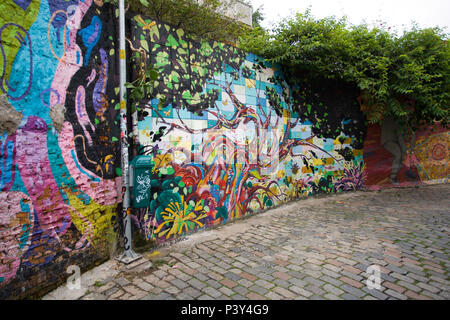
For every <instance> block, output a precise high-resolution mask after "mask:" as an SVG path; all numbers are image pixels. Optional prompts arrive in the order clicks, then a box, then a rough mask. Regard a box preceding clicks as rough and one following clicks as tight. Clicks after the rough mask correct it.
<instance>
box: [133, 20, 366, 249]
mask: <svg viewBox="0 0 450 320" xmlns="http://www.w3.org/2000/svg"><path fill="white" fill-rule="evenodd" d="M131 34H132V36H133V41H134V47H136V48H141V49H144V50H145V51H146V52H147V54H148V56H149V57H150V60H151V63H152V64H153V65H154V66H155V67H156V68H158V69H159V71H160V74H161V78H160V80H159V81H158V82H157V83H156V84H157V93H158V94H163V95H164V96H165V97H166V100H165V101H164V102H163V103H162V104H161V103H160V101H159V100H160V99H154V100H152V101H151V103H149V104H147V105H146V106H145V107H144V106H142V105H141V108H140V109H139V110H138V119H139V122H138V131H139V143H140V153H141V154H145V155H151V156H152V157H153V160H154V164H155V165H154V167H153V172H152V176H151V178H150V179H148V180H142V181H138V183H142V184H143V185H145V184H146V185H151V187H152V189H151V201H150V203H149V206H148V208H146V209H144V210H141V212H140V213H138V216H137V219H136V220H137V224H138V226H139V227H140V229H141V230H142V231H143V232H144V233H145V235H146V237H147V238H152V237H153V238H155V239H157V240H158V241H159V242H163V241H167V240H170V239H174V238H176V237H178V236H180V235H182V234H186V233H189V232H192V231H194V230H196V229H199V228H203V227H206V226H211V225H217V224H221V223H223V222H227V221H230V220H233V219H237V218H242V217H244V216H247V215H250V214H253V213H256V212H259V211H262V210H265V209H268V208H272V207H275V206H277V205H280V204H282V203H284V202H286V201H289V200H292V199H297V198H299V197H304V196H309V195H314V194H319V193H329V192H340V191H344V190H355V189H357V188H359V187H361V186H362V184H363V179H364V173H363V169H364V164H363V159H362V143H363V138H364V134H365V128H364V119H363V117H362V114H361V112H360V111H359V106H358V104H357V102H356V99H354V102H355V104H354V105H353V107H350V108H348V106H339V103H338V100H339V98H338V97H341V96H342V93H340V92H339V90H337V91H335V92H334V94H335V97H336V100H335V101H334V103H333V101H331V104H328V105H324V103H323V102H320V101H325V100H321V99H316V100H317V101H315V102H310V103H307V101H305V103H304V104H303V105H302V107H301V108H300V109H299V112H291V111H290V110H292V109H293V108H292V105H291V104H292V103H293V101H294V99H293V90H292V88H290V87H289V85H288V84H287V83H286V81H285V80H286V79H285V78H284V76H283V73H282V72H281V70H280V69H279V68H278V67H277V66H274V65H270V64H268V63H266V62H263V60H262V59H260V58H258V57H257V56H255V55H253V54H247V53H245V52H242V51H240V50H239V49H237V48H235V47H233V46H229V45H226V44H223V43H219V42H215V41H202V40H198V39H194V38H192V37H189V36H187V35H185V34H184V32H183V30H180V29H176V28H173V27H171V26H169V25H166V24H164V23H160V22H156V21H151V20H150V19H145V18H143V17H141V16H136V17H135V18H134V19H133V20H132V25H131ZM306 89H308V88H305V90H306ZM303 91H304V90H303ZM322 91H326V90H322ZM296 92H300V93H301V92H302V90H297V91H296ZM318 93H320V90H319V91H318ZM318 93H316V95H315V96H317V97H319V95H318ZM324 94H325V95H326V94H327V93H326V92H325V93H324ZM354 97H356V96H354ZM316 102H317V103H316ZM328 102H330V101H328ZM345 110H347V111H345ZM349 110H350V111H349ZM351 110H353V111H351ZM349 112H350V113H352V112H353V113H352V114H349ZM330 119H332V121H331V120H330ZM361 126H362V129H361ZM352 130H353V132H352ZM135 187H136V186H135Z"/></svg>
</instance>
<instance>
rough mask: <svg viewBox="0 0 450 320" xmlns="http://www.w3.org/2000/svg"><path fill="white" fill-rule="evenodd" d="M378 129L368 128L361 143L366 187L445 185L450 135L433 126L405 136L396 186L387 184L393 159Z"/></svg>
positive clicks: (446, 181) (377, 127) (437, 125)
mask: <svg viewBox="0 0 450 320" xmlns="http://www.w3.org/2000/svg"><path fill="white" fill-rule="evenodd" d="M381 133H382V130H381V127H380V126H379V125H375V126H370V127H368V129H367V139H366V140H365V142H364V162H365V164H366V169H367V170H366V171H367V181H366V185H367V187H369V188H373V189H378V188H380V187H393V186H408V185H417V184H423V183H428V184H430V183H448V181H449V176H450V175H449V167H448V159H449V148H450V140H449V139H450V133H449V131H447V130H445V129H444V128H442V127H441V126H440V125H439V124H436V125H435V126H434V127H433V128H428V129H426V130H421V131H418V132H416V133H415V136H412V135H410V136H409V137H405V148H406V151H405V154H404V156H403V158H402V159H401V165H400V168H399V170H398V176H397V179H398V181H397V183H396V184H393V183H392V182H391V181H389V176H390V174H391V171H392V163H393V161H394V157H393V156H392V154H391V153H389V151H388V150H386V149H385V148H384V147H382V145H381Z"/></svg>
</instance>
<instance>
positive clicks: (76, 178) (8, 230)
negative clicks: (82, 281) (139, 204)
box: [0, 0, 121, 299]
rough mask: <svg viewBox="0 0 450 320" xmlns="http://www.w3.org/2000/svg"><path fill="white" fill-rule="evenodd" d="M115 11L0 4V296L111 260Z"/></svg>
mask: <svg viewBox="0 0 450 320" xmlns="http://www.w3.org/2000/svg"><path fill="white" fill-rule="evenodd" d="M113 12H114V11H113V10H112V9H111V8H108V7H104V6H103V3H102V1H101V0H94V1H93V0H84V1H78V0H2V1H1V2H0V74H1V83H0V90H1V92H0V94H1V97H0V131H1V132H0V299H1V298H8V297H20V296H21V295H22V294H25V293H26V294H28V295H29V294H32V293H33V292H38V291H39V290H40V289H42V288H43V287H45V286H48V285H50V284H52V283H55V282H57V281H59V280H61V279H64V278H66V277H67V276H68V275H67V273H66V269H67V266H69V265H77V266H79V267H80V268H81V269H83V268H86V267H88V266H90V265H92V263H93V262H95V261H97V260H99V259H104V258H105V257H109V253H108V251H109V246H110V245H109V242H111V243H112V242H113V241H114V230H113V225H114V220H115V217H116V207H117V203H118V202H119V201H120V198H121V193H120V188H121V186H120V185H119V184H120V181H119V180H118V178H117V177H118V175H120V156H119V157H118V154H120V153H119V150H118V148H119V145H118V139H119V137H120V132H119V129H118V128H119V124H118V122H119V119H118V118H117V117H118V109H119V105H118V102H119V101H118V88H116V87H115V86H116V83H117V81H116V77H117V75H116V74H117V72H118V71H117V70H118V68H117V67H116V65H117V61H116V60H117V59H116V51H117V50H116V43H115V39H116V38H117V37H116V36H115V30H116V24H115V22H114V20H115V17H114V14H113ZM117 190H119V192H118V191H117ZM108 239H110V241H108Z"/></svg>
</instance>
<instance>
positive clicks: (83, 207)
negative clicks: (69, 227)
mask: <svg viewBox="0 0 450 320" xmlns="http://www.w3.org/2000/svg"><path fill="white" fill-rule="evenodd" d="M65 191H66V194H67V197H68V198H69V204H70V205H69V206H70V207H71V208H72V209H73V210H76V211H77V212H78V213H79V214H80V215H82V216H83V217H84V218H85V219H86V220H88V221H89V223H90V225H91V226H92V237H91V236H90V235H88V237H87V239H88V240H90V241H91V245H93V246H95V245H97V244H98V242H99V240H101V239H104V238H105V231H107V230H108V229H110V230H113V225H112V223H111V218H112V217H113V216H114V215H115V214H116V208H117V205H116V204H115V205H111V206H100V205H99V204H97V203H95V202H94V201H91V203H89V204H84V203H83V202H82V201H81V200H80V199H78V197H77V196H76V194H75V193H74V192H71V191H70V189H69V188H67V189H65ZM73 210H69V211H70V215H71V218H72V223H73V224H74V225H75V227H76V228H77V229H78V231H80V233H81V234H82V235H83V234H85V233H86V232H87V233H88V234H89V225H88V224H87V223H86V221H83V219H82V218H81V217H79V215H77V214H76V213H75V212H73Z"/></svg>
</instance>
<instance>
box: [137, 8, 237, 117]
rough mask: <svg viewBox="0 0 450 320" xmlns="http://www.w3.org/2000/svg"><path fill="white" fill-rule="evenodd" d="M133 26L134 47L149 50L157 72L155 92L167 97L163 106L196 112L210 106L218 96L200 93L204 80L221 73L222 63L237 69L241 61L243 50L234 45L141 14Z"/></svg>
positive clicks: (211, 93) (214, 93) (213, 93)
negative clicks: (192, 35) (195, 35)
mask: <svg viewBox="0 0 450 320" xmlns="http://www.w3.org/2000/svg"><path fill="white" fill-rule="evenodd" d="M132 28H133V35H134V38H133V39H132V40H133V42H134V46H135V47H137V48H139V47H140V48H144V49H145V50H146V51H147V52H149V53H150V52H151V54H150V57H151V63H152V64H154V65H155V67H156V68H157V69H158V71H159V73H160V79H161V81H159V82H158V83H157V87H156V89H155V91H156V92H157V93H159V94H162V95H164V96H166V98H167V100H166V101H165V103H164V107H165V106H168V105H170V104H172V106H174V107H176V108H185V109H187V110H189V111H195V112H198V113H201V111H202V110H205V109H208V108H212V107H213V106H214V103H213V102H214V98H216V97H217V95H216V92H206V93H203V89H204V86H205V84H206V81H207V79H211V78H213V77H214V76H215V75H218V74H220V73H222V72H223V66H224V64H225V65H227V66H230V67H231V68H233V69H234V70H239V68H240V66H241V65H242V63H243V62H244V58H245V53H244V52H243V51H241V50H239V49H238V48H236V47H233V46H224V45H223V44H222V43H219V42H217V41H206V40H201V41H197V40H194V39H193V38H190V37H187V36H186V35H185V34H184V32H183V31H182V30H180V29H179V28H174V27H171V26H169V25H166V24H163V23H160V22H158V23H156V22H154V21H152V20H150V19H146V18H143V17H142V16H136V17H135V18H134V19H133V20H132ZM142 43H144V45H142ZM148 44H150V48H148V50H147V49H146V46H148Z"/></svg>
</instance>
